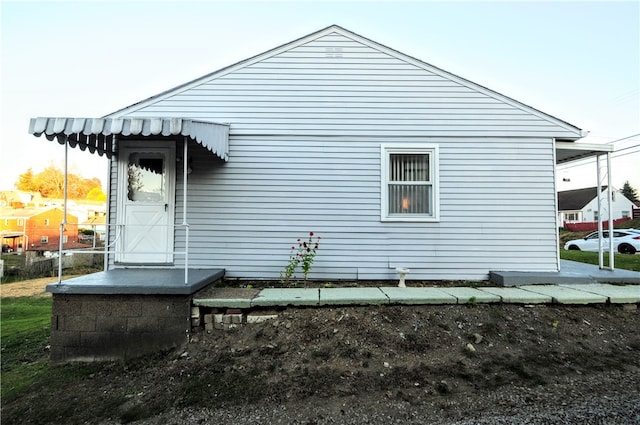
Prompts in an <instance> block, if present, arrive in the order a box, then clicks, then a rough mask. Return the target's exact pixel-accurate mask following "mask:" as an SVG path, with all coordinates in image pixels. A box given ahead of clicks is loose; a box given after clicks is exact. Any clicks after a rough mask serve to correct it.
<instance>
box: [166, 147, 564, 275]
mask: <svg viewBox="0 0 640 425" xmlns="http://www.w3.org/2000/svg"><path fill="white" fill-rule="evenodd" d="M436 142H438V143H440V145H439V148H440V192H441V193H440V210H441V211H440V222H381V221H380V204H381V192H380V177H381V161H380V143H379V142H377V141H372V140H370V138H352V137H343V138H331V139H325V138H322V137H315V136H299V137H286V138H285V137H275V136H263V137H237V138H234V139H233V140H232V141H231V146H232V151H231V155H230V160H229V162H228V163H223V162H221V161H218V160H215V159H214V158H213V157H212V156H211V155H210V154H209V153H208V152H206V151H205V150H204V149H203V148H201V147H199V146H195V145H194V146H190V148H189V149H190V152H191V155H192V157H193V161H192V166H193V172H192V174H190V175H189V187H188V190H189V193H188V206H189V208H188V209H189V217H188V222H189V224H190V246H191V249H190V254H189V259H190V264H191V266H192V267H196V268H216V267H220V268H225V269H226V272H227V276H228V277H230V278H247V279H278V278H279V276H280V272H281V271H282V270H283V269H284V266H285V265H286V263H287V261H288V255H289V251H290V248H291V245H292V244H294V243H295V240H296V239H297V238H300V237H304V236H305V235H307V234H308V232H309V231H313V232H315V233H316V234H318V235H320V236H321V237H322V240H321V244H320V249H319V250H318V254H317V256H316V260H315V262H314V266H313V269H312V272H311V274H310V278H323V279H397V273H396V272H395V267H408V268H410V269H411V274H410V275H409V278H411V279H427V280H437V279H469V280H478V279H486V278H487V274H488V271H489V270H537V271H549V270H551V269H553V267H555V265H556V254H555V250H554V246H555V243H556V242H555V241H556V239H555V238H556V230H555V196H554V193H553V190H552V185H553V161H552V157H553V152H552V151H551V147H552V146H553V142H552V141H551V140H545V139H538V140H531V141H530V142H529V143H527V146H522V147H519V148H518V149H517V150H514V149H512V148H511V147H510V146H511V145H512V142H511V141H509V140H505V139H500V138H493V139H485V140H483V142H482V144H483V147H482V148H478V147H477V144H478V141H477V140H476V139H474V138H468V139H464V138H461V139H449V140H447V141H446V143H445V142H442V141H440V140H431V141H427V143H430V144H435V143H436ZM385 143H388V144H394V143H395V144H397V145H398V146H405V145H407V144H410V142H409V141H407V140H405V139H403V138H390V139H387V140H386V141H385ZM549 187H550V188H551V189H549ZM176 198H177V199H176V200H177V211H178V214H176V222H177V223H178V222H181V219H182V216H181V213H180V212H181V211H182V202H183V194H182V185H181V184H180V183H178V184H177V193H176ZM523 223H524V224H523ZM525 224H526V225H525ZM176 237H177V239H176V250H178V251H180V250H182V249H183V248H184V236H183V234H182V233H181V232H177V236H176ZM182 264H183V262H182V258H181V257H176V265H177V266H180V265H182Z"/></svg>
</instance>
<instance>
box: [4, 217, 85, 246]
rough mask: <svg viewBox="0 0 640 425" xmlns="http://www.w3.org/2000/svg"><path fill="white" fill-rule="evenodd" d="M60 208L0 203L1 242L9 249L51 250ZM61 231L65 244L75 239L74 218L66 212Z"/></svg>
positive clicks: (56, 237) (55, 242)
mask: <svg viewBox="0 0 640 425" xmlns="http://www.w3.org/2000/svg"><path fill="white" fill-rule="evenodd" d="M63 215H64V212H63V211H62V210H61V209H59V208H56V207H31V208H10V207H0V236H1V237H2V246H3V247H4V246H7V247H8V248H10V249H12V250H13V251H22V250H35V251H55V250H57V249H58V247H59V244H60V223H62V218H63ZM67 223H68V225H67V226H66V227H65V230H64V232H63V244H64V246H65V248H69V247H71V245H76V243H77V242H78V218H77V217H76V216H74V215H71V214H67Z"/></svg>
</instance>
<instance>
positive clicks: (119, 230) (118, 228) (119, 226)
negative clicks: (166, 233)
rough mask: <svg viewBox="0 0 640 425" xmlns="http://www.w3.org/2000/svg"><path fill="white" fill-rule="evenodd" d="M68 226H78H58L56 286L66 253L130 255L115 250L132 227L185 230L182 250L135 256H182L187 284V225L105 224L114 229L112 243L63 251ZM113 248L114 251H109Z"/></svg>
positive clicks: (139, 252)
mask: <svg viewBox="0 0 640 425" xmlns="http://www.w3.org/2000/svg"><path fill="white" fill-rule="evenodd" d="M69 226H78V224H75V223H73V224H72V223H66V224H65V223H61V224H60V245H59V246H60V247H61V248H59V249H58V257H59V259H58V284H60V283H62V255H63V254H66V253H77V254H96V253H102V254H104V255H105V256H107V255H114V256H115V255H117V254H127V253H132V251H125V250H119V249H117V248H116V245H117V242H118V241H119V240H120V239H121V238H122V235H123V234H124V230H125V228H132V227H152V228H173V229H174V231H175V230H176V229H178V228H184V230H185V245H184V250H173V251H135V254H171V255H173V256H181V255H183V256H184V284H185V285H187V284H188V283H189V224H188V223H180V224H157V225H148V224H139V225H135V224H126V225H125V224H122V223H114V224H105V227H107V228H115V229H116V232H115V237H114V238H113V240H112V241H105V244H104V246H103V247H95V245H94V248H92V249H65V248H64V247H63V246H64V243H63V236H64V231H65V228H66V227H69ZM95 238H96V233H95V231H94V244H95ZM110 248H115V249H110ZM140 266H141V267H144V264H140Z"/></svg>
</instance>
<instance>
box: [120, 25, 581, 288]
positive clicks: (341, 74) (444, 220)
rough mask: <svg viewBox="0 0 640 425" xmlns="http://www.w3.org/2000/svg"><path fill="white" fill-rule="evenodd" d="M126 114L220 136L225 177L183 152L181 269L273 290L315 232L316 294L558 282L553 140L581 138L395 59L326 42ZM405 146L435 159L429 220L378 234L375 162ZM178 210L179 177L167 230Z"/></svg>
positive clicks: (211, 162)
mask: <svg viewBox="0 0 640 425" xmlns="http://www.w3.org/2000/svg"><path fill="white" fill-rule="evenodd" d="M121 112H122V113H123V114H126V115H128V116H138V117H152V116H163V117H189V118H194V119H196V118H197V119H203V120H207V121H212V122H219V123H229V124H230V135H229V161H228V162H226V163H225V162H223V161H220V160H217V159H216V158H214V156H213V155H211V153H210V152H208V151H206V149H204V148H202V147H201V146H199V145H196V144H195V143H192V144H190V145H189V152H190V157H191V159H192V162H191V166H192V168H193V172H192V173H191V174H190V175H189V180H188V218H187V220H188V222H189V225H190V227H189V229H190V233H189V238H190V239H189V240H190V243H189V245H190V251H189V261H190V263H189V265H190V266H191V267H195V268H224V269H225V270H226V275H227V277H229V278H243V279H278V278H279V276H280V273H281V272H282V270H283V269H284V267H285V265H286V264H287V261H288V257H289V251H290V248H291V245H292V244H295V241H296V239H297V238H302V237H305V235H308V232H310V231H313V232H315V233H316V234H317V235H320V236H321V237H322V240H321V243H320V249H319V250H318V253H317V256H316V259H315V262H314V266H313V269H312V271H311V274H310V278H322V279H397V277H398V276H397V273H396V272H395V268H396V267H407V268H410V269H411V273H410V274H409V275H408V276H407V277H408V279H422V280H440V279H467V280H479V279H486V278H487V277H488V273H489V271H490V270H496V271H498V270H500V271H504V270H526V271H556V270H557V267H558V260H557V249H558V248H557V239H556V237H557V229H556V208H555V202H556V196H555V190H554V167H555V165H554V138H563V137H567V138H576V137H577V135H576V130H575V128H572V127H571V126H569V125H564V124H562V123H561V122H560V123H559V122H558V121H554V120H553V119H551V118H549V117H548V116H544V115H543V114H541V113H537V112H536V111H532V110H530V109H527V108H526V107H522V106H521V105H520V104H517V102H514V101H511V100H509V99H507V98H504V97H501V96H497V95H494V94H492V93H490V92H489V91H488V90H486V89H483V88H480V87H479V86H472V85H470V84H467V83H465V82H464V80H461V79H459V78H454V77H451V78H449V77H448V76H447V75H446V73H444V72H442V71H439V70H437V69H434V68H430V67H428V66H423V65H421V63H418V61H415V60H411V59H410V58H406V57H402V56H401V55H400V54H398V53H397V52H394V51H391V50H390V49H385V48H377V47H375V46H374V47H372V46H370V45H368V44H367V43H365V42H362V41H361V40H358V39H356V38H352V37H347V36H344V35H342V34H338V33H330V34H326V35H323V36H321V37H319V38H317V39H314V40H309V41H308V42H304V43H301V44H296V45H293V46H292V47H291V48H289V47H283V48H281V49H279V50H278V51H277V52H276V53H275V54H273V55H270V56H269V55H268V56H266V57H262V58H257V59H252V60H250V61H248V62H247V63H243V64H241V65H238V66H232V67H230V68H228V69H225V70H222V71H220V72H218V73H216V74H212V76H210V77H207V78H203V79H201V80H198V81H197V82H195V83H192V84H187V85H185V86H183V87H180V88H179V89H176V90H174V91H170V92H168V93H165V94H162V95H159V96H157V97H156V98H152V99H150V100H148V101H145V102H141V103H139V104H136V105H134V106H132V107H130V108H127V109H125V110H123V111H121ZM414 144H423V145H425V146H427V147H431V148H433V147H436V146H437V150H434V151H432V152H433V153H437V158H436V156H435V155H434V156H433V157H432V158H431V159H432V160H433V161H434V162H433V164H432V172H436V171H437V173H438V174H437V177H435V176H434V179H433V183H434V186H433V192H432V195H433V198H434V200H433V212H432V214H433V217H432V218H431V219H430V221H425V220H420V221H381V205H383V199H382V198H383V196H386V195H385V194H384V193H385V191H384V190H382V189H381V181H382V180H381V179H382V175H381V173H382V168H383V162H382V159H381V146H383V145H384V146H388V147H393V146H396V147H399V148H406V147H407V146H412V145H414ZM180 149H181V148H180V147H178V150H180ZM115 187H116V185H115V184H112V185H111V190H112V191H113V190H114V188H115ZM436 189H437V192H436ZM112 194H113V192H112ZM116 197H117V195H116V196H114V197H112V198H111V201H112V203H113V202H115V200H116ZM183 202H184V193H183V189H182V184H181V181H180V177H178V182H177V184H176V211H177V213H176V216H175V222H176V223H180V222H182V213H181V212H182V207H183ZM110 212H111V214H113V213H114V206H113V204H112V205H111V208H110ZM112 238H113V236H112ZM184 245H185V238H184V232H178V231H177V232H176V241H175V248H176V251H181V250H184ZM183 264H184V257H183V256H176V267H180V266H182V265H183Z"/></svg>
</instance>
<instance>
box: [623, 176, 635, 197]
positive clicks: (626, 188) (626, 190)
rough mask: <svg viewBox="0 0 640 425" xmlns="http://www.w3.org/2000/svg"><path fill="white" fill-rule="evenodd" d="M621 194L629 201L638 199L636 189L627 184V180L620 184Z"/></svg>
mask: <svg viewBox="0 0 640 425" xmlns="http://www.w3.org/2000/svg"><path fill="white" fill-rule="evenodd" d="M622 194H623V195H624V196H625V197H626V198H627V199H628V200H630V201H631V202H637V201H638V191H637V190H635V189H634V188H633V187H632V186H631V185H630V184H629V180H627V181H626V182H624V185H623V186H622Z"/></svg>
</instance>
